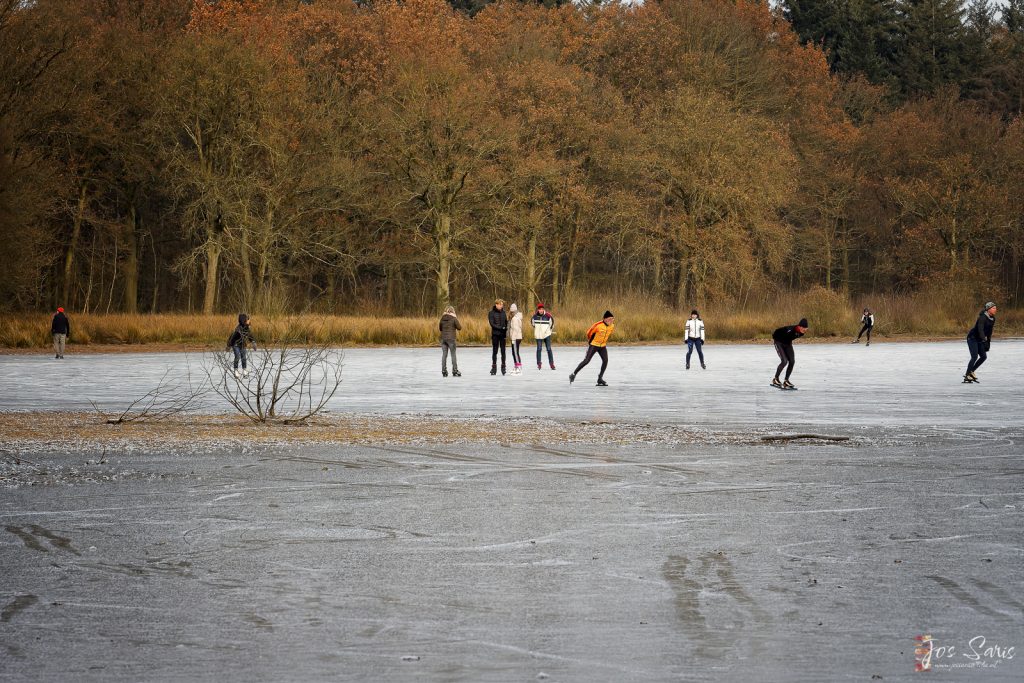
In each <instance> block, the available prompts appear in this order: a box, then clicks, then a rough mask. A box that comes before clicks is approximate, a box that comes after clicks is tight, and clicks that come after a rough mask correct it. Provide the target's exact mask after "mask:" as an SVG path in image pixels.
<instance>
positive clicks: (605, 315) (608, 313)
mask: <svg viewBox="0 0 1024 683" xmlns="http://www.w3.org/2000/svg"><path fill="white" fill-rule="evenodd" d="M614 317H615V316H614V315H613V314H612V312H611V311H605V312H604V315H603V316H601V319H602V320H604V319H605V318H614Z"/></svg>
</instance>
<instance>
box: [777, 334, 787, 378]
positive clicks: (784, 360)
mask: <svg viewBox="0 0 1024 683" xmlns="http://www.w3.org/2000/svg"><path fill="white" fill-rule="evenodd" d="M775 353H777V354H779V360H780V361H782V362H781V363H779V367H777V368H775V379H778V378H779V375H781V374H782V371H783V370H785V369H786V365H788V364H789V358H788V357H787V356H786V351H785V350H784V349H783V347H782V344H779V343H778V342H776V343H775Z"/></svg>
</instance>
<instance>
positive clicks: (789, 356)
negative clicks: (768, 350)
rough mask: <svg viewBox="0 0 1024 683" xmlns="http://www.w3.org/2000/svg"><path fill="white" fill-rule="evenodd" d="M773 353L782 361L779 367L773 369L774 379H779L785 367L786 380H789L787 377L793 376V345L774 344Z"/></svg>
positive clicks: (794, 359) (794, 360)
mask: <svg viewBox="0 0 1024 683" xmlns="http://www.w3.org/2000/svg"><path fill="white" fill-rule="evenodd" d="M775 352H776V353H778V354H779V360H781V361H782V362H781V363H779V367H777V368H776V369H775V379H778V378H779V375H780V374H781V373H782V370H783V368H786V366H789V367H788V369H786V379H789V376H790V375H792V374H793V366H794V365H796V356H795V355H793V345H792V344H783V343H782V342H775Z"/></svg>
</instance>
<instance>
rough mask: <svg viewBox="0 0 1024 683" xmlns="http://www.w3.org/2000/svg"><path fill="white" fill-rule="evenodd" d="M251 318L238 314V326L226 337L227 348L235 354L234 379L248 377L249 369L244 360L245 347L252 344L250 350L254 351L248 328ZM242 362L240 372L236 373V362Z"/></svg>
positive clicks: (254, 347)
mask: <svg viewBox="0 0 1024 683" xmlns="http://www.w3.org/2000/svg"><path fill="white" fill-rule="evenodd" d="M250 322H251V318H249V316H248V315H247V314H245V313H239V314H238V326H237V327H235V331H234V332H232V333H231V336H230V337H228V348H229V349H231V351H232V352H234V354H235V377H242V376H245V377H248V376H249V367H248V363H247V358H246V347H248V345H249V344H252V350H253V351H255V350H256V339H255V338H254V337H253V336H252V329H251V328H250V327H249V323H250ZM239 361H241V362H242V372H241V373H239V372H238V362H239Z"/></svg>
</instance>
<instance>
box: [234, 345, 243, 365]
mask: <svg viewBox="0 0 1024 683" xmlns="http://www.w3.org/2000/svg"><path fill="white" fill-rule="evenodd" d="M231 350H232V351H234V352H235V370H237V369H238V361H239V359H240V358H241V357H242V350H241V349H240V348H238V347H237V346H232V347H231Z"/></svg>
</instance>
